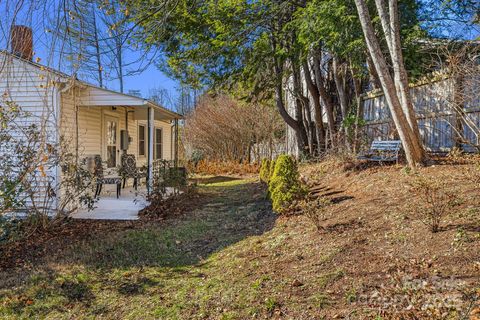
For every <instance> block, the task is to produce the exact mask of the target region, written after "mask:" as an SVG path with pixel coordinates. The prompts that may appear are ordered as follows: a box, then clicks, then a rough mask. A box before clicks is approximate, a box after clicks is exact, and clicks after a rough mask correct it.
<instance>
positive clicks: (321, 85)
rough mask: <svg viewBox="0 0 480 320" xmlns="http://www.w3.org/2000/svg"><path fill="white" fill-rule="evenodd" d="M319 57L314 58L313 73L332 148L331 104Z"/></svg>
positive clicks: (333, 142) (333, 118)
mask: <svg viewBox="0 0 480 320" xmlns="http://www.w3.org/2000/svg"><path fill="white" fill-rule="evenodd" d="M319 59H320V57H314V58H313V63H314V71H315V82H316V84H317V88H318V93H319V96H320V101H321V102H322V103H323V105H324V106H325V111H326V113H327V123H328V131H329V134H330V143H331V145H332V147H335V141H334V139H333V137H334V135H335V117H334V116H333V103H332V100H331V97H330V95H329V94H328V92H327V90H326V89H325V81H324V78H323V75H322V70H321V66H320V60H319Z"/></svg>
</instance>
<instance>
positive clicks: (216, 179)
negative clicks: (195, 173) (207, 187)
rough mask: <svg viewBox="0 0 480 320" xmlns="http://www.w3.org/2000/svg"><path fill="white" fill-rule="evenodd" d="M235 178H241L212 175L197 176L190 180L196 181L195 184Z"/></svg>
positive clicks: (226, 180) (219, 181) (228, 180)
mask: <svg viewBox="0 0 480 320" xmlns="http://www.w3.org/2000/svg"><path fill="white" fill-rule="evenodd" d="M235 180H241V178H236V177H227V176H214V177H198V178H193V179H192V181H194V182H196V183H197V184H212V183H222V182H230V181H235Z"/></svg>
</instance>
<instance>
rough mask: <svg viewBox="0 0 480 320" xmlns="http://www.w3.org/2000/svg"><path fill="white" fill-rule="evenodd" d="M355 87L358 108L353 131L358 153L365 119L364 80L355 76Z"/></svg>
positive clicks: (354, 149)
mask: <svg viewBox="0 0 480 320" xmlns="http://www.w3.org/2000/svg"><path fill="white" fill-rule="evenodd" d="M353 89H354V92H355V100H356V104H357V110H356V114H355V129H354V133H353V153H358V151H359V148H360V141H359V136H360V123H361V121H362V120H363V100H362V96H361V93H362V80H360V79H356V78H353Z"/></svg>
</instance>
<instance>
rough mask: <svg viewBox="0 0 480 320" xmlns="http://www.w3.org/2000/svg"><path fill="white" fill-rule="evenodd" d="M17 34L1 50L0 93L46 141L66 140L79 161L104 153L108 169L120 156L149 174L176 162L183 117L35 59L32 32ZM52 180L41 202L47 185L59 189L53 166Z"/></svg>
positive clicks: (20, 28) (57, 173)
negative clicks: (8, 48)
mask: <svg viewBox="0 0 480 320" xmlns="http://www.w3.org/2000/svg"><path fill="white" fill-rule="evenodd" d="M13 30H14V31H15V32H16V33H15V32H12V35H14V36H12V39H11V48H12V49H11V51H10V52H6V51H2V52H0V94H1V95H2V96H3V98H4V99H8V100H10V101H12V102H14V103H16V104H17V105H18V106H20V107H21V108H22V109H23V110H25V111H27V112H28V113H29V119H28V121H31V122H34V123H37V124H39V125H40V126H41V130H43V131H44V132H45V133H46V137H47V139H48V140H49V141H47V142H48V143H51V144H53V145H58V144H59V143H60V140H62V141H63V142H64V143H65V144H66V145H68V147H69V148H70V150H71V152H72V153H73V154H74V155H75V156H76V157H77V159H78V161H80V159H82V158H83V157H85V156H87V155H100V156H101V157H102V159H103V161H104V162H105V163H106V166H107V167H109V168H114V167H117V166H119V165H120V163H121V154H123V153H125V154H133V155H134V156H135V158H136V160H137V166H142V165H145V166H146V167H147V168H148V174H149V175H150V176H152V170H153V169H152V164H153V163H154V161H155V160H156V159H164V160H172V161H176V160H177V155H178V134H177V133H178V121H179V119H181V118H182V116H181V115H180V114H177V113H175V112H172V111H170V110H168V109H166V108H164V107H162V106H160V105H158V104H156V103H154V102H152V101H149V100H146V99H143V98H140V97H137V96H132V95H128V94H123V93H120V92H115V91H112V90H108V89H105V88H100V87H97V86H95V85H92V84H89V83H86V82H84V81H81V80H78V79H76V78H74V77H73V78H72V77H71V76H68V75H66V74H64V73H62V72H60V71H58V70H54V69H52V68H48V67H45V66H43V65H41V64H39V63H37V62H34V61H32V57H33V48H32V32H31V30H30V29H28V28H26V27H23V26H15V27H14V29H13ZM15 35H16V36H15ZM48 176H49V178H50V179H52V177H53V179H55V180H56V181H54V182H53V183H52V181H44V183H43V184H42V185H40V186H39V187H38V188H39V195H38V196H39V197H40V198H41V197H42V192H46V184H47V183H48V184H49V185H59V183H58V182H59V181H61V179H62V170H60V168H49V172H48ZM57 191H58V190H57ZM56 194H61V192H56Z"/></svg>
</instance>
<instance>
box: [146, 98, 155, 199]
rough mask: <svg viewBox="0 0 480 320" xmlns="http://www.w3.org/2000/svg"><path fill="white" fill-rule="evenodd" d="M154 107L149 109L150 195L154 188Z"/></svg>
mask: <svg viewBox="0 0 480 320" xmlns="http://www.w3.org/2000/svg"><path fill="white" fill-rule="evenodd" d="M154 112H155V111H154V110H153V108H152V107H148V152H147V154H148V159H147V165H148V186H147V188H148V193H150V191H151V190H152V187H153V132H154V122H155V114H154Z"/></svg>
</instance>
